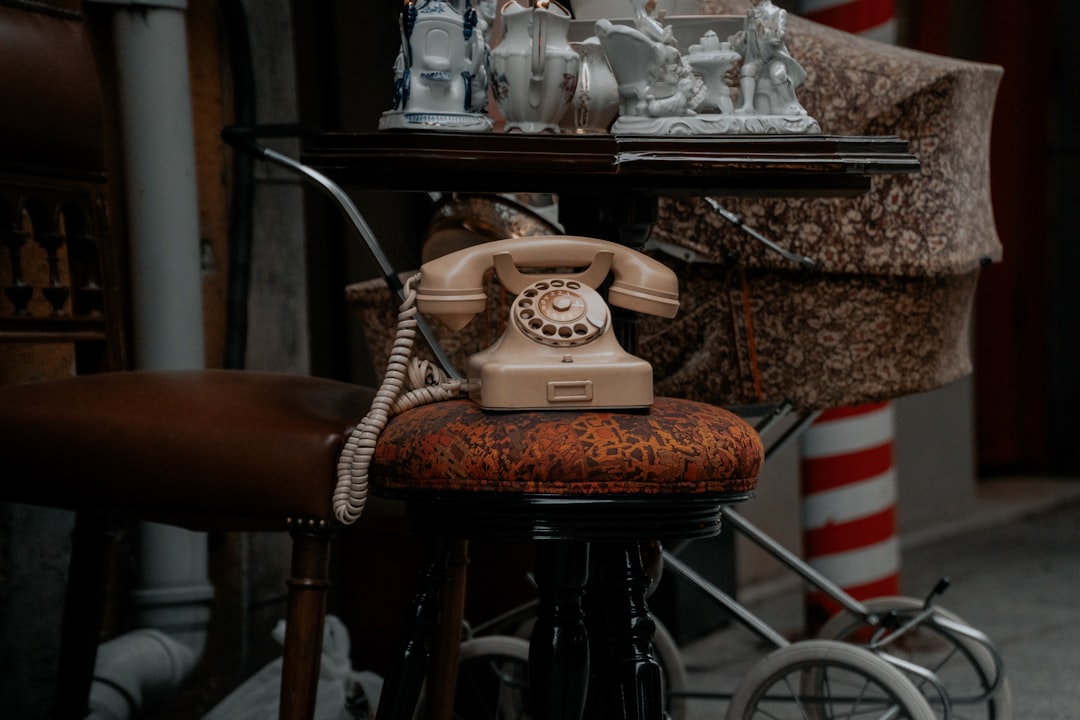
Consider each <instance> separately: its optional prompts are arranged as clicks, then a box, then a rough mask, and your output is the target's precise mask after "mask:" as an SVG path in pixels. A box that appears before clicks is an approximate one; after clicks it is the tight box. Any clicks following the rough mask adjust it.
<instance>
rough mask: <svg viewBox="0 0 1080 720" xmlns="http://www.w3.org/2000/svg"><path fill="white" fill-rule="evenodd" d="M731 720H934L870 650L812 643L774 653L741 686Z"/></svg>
mask: <svg viewBox="0 0 1080 720" xmlns="http://www.w3.org/2000/svg"><path fill="white" fill-rule="evenodd" d="M726 718H727V720H796V719H809V720H841V719H845V720H846V719H851V720H856V719H858V720H870V719H871V718H872V719H874V720H904V719H906V720H931V719H932V718H934V711H933V710H932V709H931V707H930V704H929V703H928V702H927V701H926V698H924V697H923V695H922V693H920V692H919V690H918V688H916V687H915V685H914V684H912V682H911V681H910V680H908V679H907V677H906V676H905V675H904V673H902V672H901V671H899V670H897V669H896V668H895V667H893V666H892V665H890V664H889V663H888V662H886V661H885V660H883V659H882V658H880V657H878V656H877V655H875V654H874V653H872V652H870V651H869V650H866V649H865V648H861V647H858V646H856V645H851V644H848V643H842V642H836V641H831V640H807V641H804V642H798V643H794V644H792V645H788V646H787V647H784V648H781V649H779V650H775V651H773V652H772V653H770V654H769V655H767V656H766V657H765V658H764V659H762V660H761V661H760V662H758V663H757V664H755V665H754V666H753V667H751V668H750V670H749V671H748V672H747V673H746V675H745V676H744V677H743V679H742V680H741V681H740V682H739V686H738V688H736V690H735V695H734V696H733V697H732V699H731V705H729V706H728V712H727V716H726Z"/></svg>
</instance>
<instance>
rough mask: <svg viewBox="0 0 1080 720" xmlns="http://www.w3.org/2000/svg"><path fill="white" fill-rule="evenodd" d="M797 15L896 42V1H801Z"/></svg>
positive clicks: (850, 31) (846, 30)
mask: <svg viewBox="0 0 1080 720" xmlns="http://www.w3.org/2000/svg"><path fill="white" fill-rule="evenodd" d="M799 14H800V15H802V16H803V17H805V18H807V19H808V20H813V21H814V22H819V23H821V24H822V25H829V26H830V27H834V28H837V29H838V30H843V31H844V32H849V33H853V34H855V35H863V36H865V37H868V38H872V39H874V40H879V41H881V42H887V43H893V42H896V0H800V2H799Z"/></svg>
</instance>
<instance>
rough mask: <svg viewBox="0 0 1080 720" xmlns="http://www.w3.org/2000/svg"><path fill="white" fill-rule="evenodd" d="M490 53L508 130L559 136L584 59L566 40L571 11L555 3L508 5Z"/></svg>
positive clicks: (539, 0) (513, 2) (539, 1)
mask: <svg viewBox="0 0 1080 720" xmlns="http://www.w3.org/2000/svg"><path fill="white" fill-rule="evenodd" d="M501 15H502V25H503V30H504V33H505V34H504V35H503V37H502V40H501V41H500V42H499V44H498V46H497V47H496V48H495V49H494V50H492V51H491V69H492V73H491V74H492V78H491V82H492V88H493V90H494V95H495V101H496V102H497V103H498V105H499V110H500V111H501V112H502V114H503V117H505V118H506V130H507V131H513V130H518V131H521V132H526V133H539V132H545V131H547V132H551V131H557V129H558V122H559V119H560V118H561V117H562V116H563V114H564V113H565V112H566V108H567V107H568V106H569V105H570V101H571V99H572V98H573V97H574V90H575V88H576V86H577V77H578V69H579V67H580V62H581V61H580V58H579V56H578V54H577V53H576V52H574V50H573V49H572V48H571V47H570V43H569V42H568V41H567V37H566V34H567V31H568V30H569V28H570V12H569V11H568V10H566V8H564V7H563V6H562V5H559V4H558V3H556V2H547V3H545V2H543V0H537V4H536V6H528V5H523V4H521V3H520V2H518V0H509V1H508V2H507V3H506V4H505V5H503V6H502V9H501Z"/></svg>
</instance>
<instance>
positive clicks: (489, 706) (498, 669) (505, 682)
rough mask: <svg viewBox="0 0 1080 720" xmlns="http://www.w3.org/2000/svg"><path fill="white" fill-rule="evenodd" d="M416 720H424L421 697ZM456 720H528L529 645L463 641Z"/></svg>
mask: <svg viewBox="0 0 1080 720" xmlns="http://www.w3.org/2000/svg"><path fill="white" fill-rule="evenodd" d="M414 717H415V718H417V720H419V719H420V718H425V717H427V712H426V707H425V703H424V698H423V697H421V699H420V703H419V704H418V707H417V710H416V713H415V715H414ZM453 717H454V718H455V720H528V719H529V718H531V717H532V715H531V712H530V709H529V643H528V642H526V641H525V640H523V639H521V638H516V637H508V636H504V635H488V636H484V637H478V638H473V639H472V640H466V641H465V642H463V643H462V644H461V648H460V650H459V654H458V674H457V685H456V686H455V690H454V713H453Z"/></svg>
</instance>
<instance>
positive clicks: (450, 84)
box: [379, 0, 492, 132]
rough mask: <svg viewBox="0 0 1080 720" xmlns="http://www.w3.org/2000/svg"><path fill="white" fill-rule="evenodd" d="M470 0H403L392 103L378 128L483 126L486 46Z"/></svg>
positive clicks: (488, 121) (485, 122)
mask: <svg viewBox="0 0 1080 720" xmlns="http://www.w3.org/2000/svg"><path fill="white" fill-rule="evenodd" d="M483 31H484V28H483V22H482V20H481V19H480V16H479V15H478V14H477V12H476V9H475V7H473V4H472V0H409V1H408V2H406V3H405V5H404V7H403V8H402V12H401V17H400V32H401V50H400V52H399V53H398V56H397V60H396V62H395V65H394V76H395V82H394V104H393V108H392V109H391V110H389V111H387V112H385V113H383V116H382V118H380V120H379V128H380V129H383V130H387V129H424V130H457V131H472V132H476V131H487V130H490V129H491V127H492V122H491V119H490V118H488V117H487V115H486V110H485V108H486V105H487V82H488V81H487V62H488V52H489V51H488V45H487V41H486V40H485V39H484V36H483Z"/></svg>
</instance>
